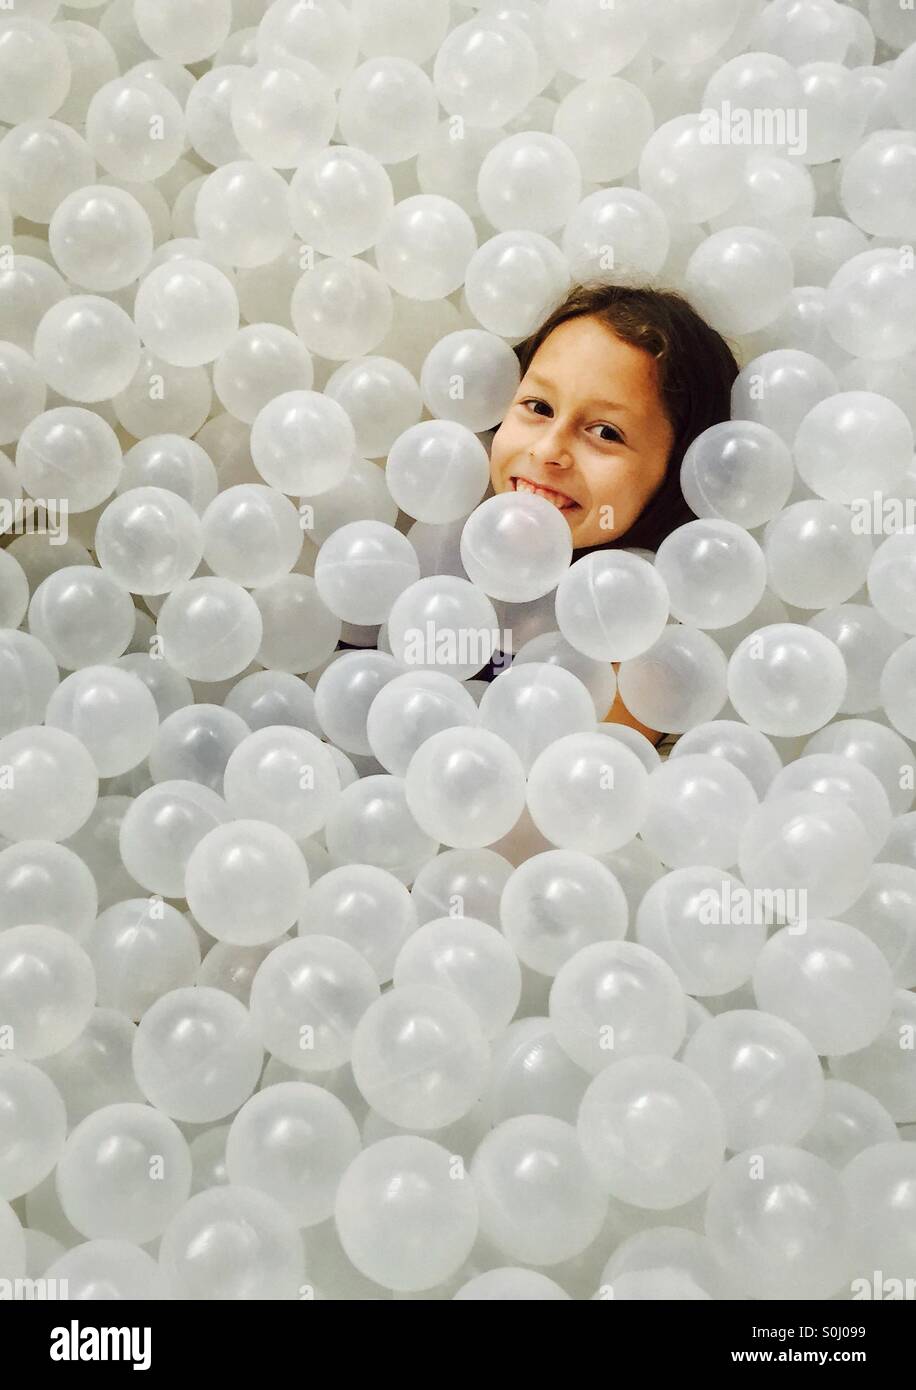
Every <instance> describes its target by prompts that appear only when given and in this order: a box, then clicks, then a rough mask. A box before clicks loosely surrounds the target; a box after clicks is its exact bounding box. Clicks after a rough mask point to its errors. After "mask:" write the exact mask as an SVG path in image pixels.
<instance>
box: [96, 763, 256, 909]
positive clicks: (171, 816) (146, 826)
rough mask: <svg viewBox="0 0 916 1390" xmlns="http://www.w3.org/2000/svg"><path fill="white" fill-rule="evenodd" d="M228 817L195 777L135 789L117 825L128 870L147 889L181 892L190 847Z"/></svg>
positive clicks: (221, 803) (181, 894) (220, 802)
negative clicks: (185, 780) (139, 789)
mask: <svg viewBox="0 0 916 1390" xmlns="http://www.w3.org/2000/svg"><path fill="white" fill-rule="evenodd" d="M228 818H229V810H228V807H227V806H226V803H225V802H224V801H223V799H222V797H220V796H217V794H216V792H214V791H211V790H210V788H209V787H202V786H200V785H199V784H198V783H197V782H183V781H174V782H160V783H159V784H158V785H157V786H154V787H149V788H148V789H147V790H146V791H144V792H141V793H140V795H139V796H138V797H136V798H135V800H134V801H133V802H131V803H130V806H129V809H127V811H126V814H125V815H124V817H123V820H122V822H121V825H120V829H119V832H118V833H119V848H120V857H121V859H122V860H123V862H124V866H125V868H126V869H127V871H128V873H130V874H131V875H132V877H133V878H134V879H135V880H136V882H137V883H139V884H141V885H142V886H143V887H144V888H148V889H149V891H150V892H151V893H161V894H162V896H163V897H167V898H183V897H184V880H185V866H186V865H187V862H188V858H189V857H190V855H191V853H192V851H193V849H194V847H195V846H196V845H197V843H198V842H199V841H200V840H202V839H203V837H204V836H205V835H206V834H207V833H208V832H209V831H211V830H213V829H215V827H216V826H217V825H222V824H223V823H224V822H225V821H226V820H228Z"/></svg>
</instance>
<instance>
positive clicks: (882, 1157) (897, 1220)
mask: <svg viewBox="0 0 916 1390" xmlns="http://www.w3.org/2000/svg"><path fill="white" fill-rule="evenodd" d="M913 1179H914V1169H913V1151H912V1148H911V1147H910V1145H909V1144H901V1143H898V1142H897V1141H896V1140H894V1139H893V1138H892V1137H891V1136H888V1137H887V1139H885V1140H884V1141H883V1142H878V1141H877V1140H875V1142H874V1144H873V1145H871V1146H870V1147H869V1148H867V1149H865V1150H864V1151H863V1152H861V1153H859V1154H856V1155H855V1157H854V1158H853V1159H852V1160H851V1161H850V1163H849V1165H848V1166H847V1168H846V1169H845V1170H844V1172H843V1175H842V1183H843V1187H844V1189H845V1192H846V1196H847V1199H848V1201H849V1206H850V1210H851V1213H852V1233H851V1235H852V1248H853V1258H854V1259H855V1261H856V1270H857V1273H858V1274H859V1275H860V1276H861V1275H865V1277H866V1278H870V1279H873V1278H874V1277H875V1276H874V1274H873V1271H874V1270H876V1269H880V1270H881V1272H882V1273H881V1276H879V1278H880V1277H883V1279H884V1281H886V1282H885V1288H886V1287H887V1283H888V1282H889V1281H890V1280H891V1279H901V1280H905V1279H907V1278H909V1277H911V1276H910V1275H908V1273H907V1271H908V1270H909V1269H911V1268H912V1261H913V1231H912V1219H911V1215H912V1211H913ZM904 1287H906V1285H905V1284H904Z"/></svg>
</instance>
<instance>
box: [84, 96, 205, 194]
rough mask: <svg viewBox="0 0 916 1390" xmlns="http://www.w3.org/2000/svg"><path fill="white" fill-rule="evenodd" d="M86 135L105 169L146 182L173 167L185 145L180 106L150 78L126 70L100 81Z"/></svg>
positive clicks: (88, 111) (90, 109)
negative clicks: (109, 78) (104, 81)
mask: <svg viewBox="0 0 916 1390" xmlns="http://www.w3.org/2000/svg"><path fill="white" fill-rule="evenodd" d="M86 139H87V141H88V143H89V148H90V149H91V150H92V153H93V155H94V156H95V158H96V160H97V161H98V163H99V164H100V165H101V167H102V168H103V169H105V170H106V172H107V173H109V174H114V175H116V176H117V177H118V178H122V179H129V180H131V181H132V182H134V183H147V182H151V181H152V180H154V179H159V178H161V177H162V175H163V174H166V173H168V172H169V170H170V169H173V168H174V166H175V164H176V163H177V161H178V159H179V158H180V156H181V153H182V150H183V149H184V139H185V132H184V112H183V111H182V108H181V105H180V104H179V102H178V100H177V99H176V97H174V96H173V95H172V93H171V92H170V91H169V90H168V88H167V87H165V86H163V84H162V83H161V82H157V81H155V80H153V79H152V78H141V77H137V76H133V77H132V76H130V75H128V76H125V77H118V78H115V79H114V80H113V81H111V82H106V83H105V85H104V87H100V88H99V90H98V91H97V92H96V94H95V96H94V97H93V98H92V100H91V101H90V103H89V108H88V110H87V112H86Z"/></svg>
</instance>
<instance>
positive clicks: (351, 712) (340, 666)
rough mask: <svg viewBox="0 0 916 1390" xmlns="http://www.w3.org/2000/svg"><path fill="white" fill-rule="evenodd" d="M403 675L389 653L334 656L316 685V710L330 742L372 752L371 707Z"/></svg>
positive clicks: (348, 749) (375, 652) (349, 653)
mask: <svg viewBox="0 0 916 1390" xmlns="http://www.w3.org/2000/svg"><path fill="white" fill-rule="evenodd" d="M401 674H402V672H401V670H400V668H399V666H398V663H397V662H396V661H395V660H394V658H393V657H391V656H389V655H388V653H387V652H379V651H366V652H361V651H353V652H344V653H342V654H341V655H340V656H338V657H337V658H335V660H334V661H333V662H332V663H331V664H330V665H329V666H328V667H327V668H326V670H325V671H323V672H322V674H321V676H320V678H319V680H318V683H317V685H316V687H315V713H316V715H317V718H318V721H319V723H320V725H321V728H322V731H323V732H324V733H325V734H326V735H327V737H328V738H329V739H330V740H331V742H332V743H334V744H336V745H337V746H338V748H341V749H344V750H345V751H346V752H348V753H359V754H362V755H369V754H370V753H371V752H372V748H371V746H370V744H369V740H368V737H367V733H366V721H367V717H368V714H369V709H370V706H371V705H372V701H373V700H374V699H375V697H376V695H377V694H378V692H379V691H380V690H381V689H382V687H383V686H385V685H387V683H388V682H389V681H391V680H393V679H394V678H395V676H398V675H401Z"/></svg>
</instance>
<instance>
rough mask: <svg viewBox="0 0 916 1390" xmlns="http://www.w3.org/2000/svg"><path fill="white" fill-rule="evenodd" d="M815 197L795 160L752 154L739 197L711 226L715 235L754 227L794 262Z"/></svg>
mask: <svg viewBox="0 0 916 1390" xmlns="http://www.w3.org/2000/svg"><path fill="white" fill-rule="evenodd" d="M815 196H816V195H815V187H814V181H813V179H812V178H811V175H810V174H809V173H808V171H807V169H806V168H805V167H804V165H801V164H800V163H799V161H798V159H797V158H796V159H791V158H784V157H782V156H781V155H778V154H765V153H759V152H755V153H753V154H751V155H750V156H749V158H748V160H747V163H746V164H745V166H744V171H743V178H742V188H741V192H740V193H739V194H738V197H737V198H736V199H735V201H734V203H732V205H731V207H730V208H728V209H727V211H725V212H723V213H720V215H719V216H718V217H714V218H713V219H712V221H711V224H710V225H711V227H712V229H713V231H716V232H718V231H725V230H726V229H727V228H729V227H735V226H741V227H757V228H759V229H760V230H761V231H764V232H769V233H771V234H772V235H773V236H775V237H776V238H777V239H778V240H779V241H781V242H782V243H783V245H785V246H786V247H787V248H788V249H789V251H790V252H791V253H792V256H793V259H794V248H795V246H796V244H797V243H798V241H799V240H800V238H801V236H802V234H803V233H804V231H805V229H806V228H807V227H808V226H809V224H810V222H811V215H812V213H813V212H814V205H815ZM799 283H804V282H799ZM771 322H776V320H771Z"/></svg>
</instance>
